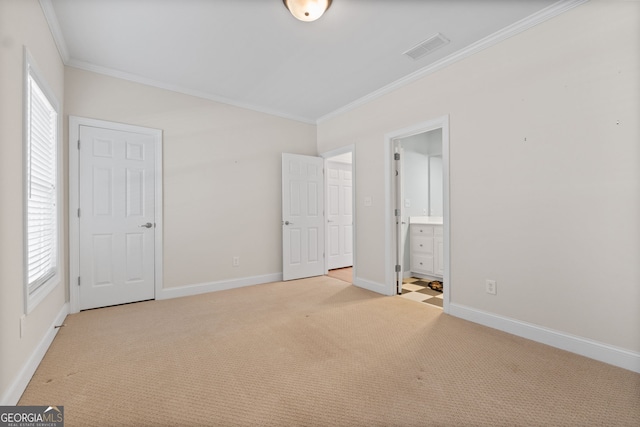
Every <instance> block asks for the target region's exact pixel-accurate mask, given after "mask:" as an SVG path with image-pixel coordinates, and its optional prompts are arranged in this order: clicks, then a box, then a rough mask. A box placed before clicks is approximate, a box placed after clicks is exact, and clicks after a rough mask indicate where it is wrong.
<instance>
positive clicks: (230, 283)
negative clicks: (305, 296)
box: [156, 273, 282, 300]
mask: <svg viewBox="0 0 640 427" xmlns="http://www.w3.org/2000/svg"><path fill="white" fill-rule="evenodd" d="M280 281H282V273H273V274H265V275H262V276H252V277H243V278H240V279H230V280H220V281H217V282H209V283H198V284H195V285H187V286H179V287H175V288H166V289H162V291H161V292H160V295H156V299H158V300H160V299H170V298H179V297H187V296H191V295H199V294H206V293H208V292H215V291H224V290H227V289H235V288H242V287H244V286H252V285H261V284H263V283H271V282H280Z"/></svg>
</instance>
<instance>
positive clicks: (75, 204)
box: [67, 116, 163, 313]
mask: <svg viewBox="0 0 640 427" xmlns="http://www.w3.org/2000/svg"><path fill="white" fill-rule="evenodd" d="M80 126H91V127H98V128H103V129H110V130H117V131H123V132H135V133H141V134H144V135H150V136H152V137H153V140H154V144H155V222H156V227H155V229H154V231H155V244H154V252H155V253H154V275H155V278H154V279H155V285H154V292H155V298H158V296H159V295H160V293H161V291H162V259H163V257H162V247H163V245H162V230H163V220H162V206H163V204H162V130H160V129H152V128H147V127H142V126H135V125H128V124H123V123H116V122H109V121H105V120H97V119H89V118H85V117H78V116H69V212H68V214H67V215H68V218H69V311H70V313H78V312H79V311H80V289H79V288H78V278H79V277H80V219H79V218H78V214H77V213H78V209H79V208H80V155H79V150H78V140H79V136H80Z"/></svg>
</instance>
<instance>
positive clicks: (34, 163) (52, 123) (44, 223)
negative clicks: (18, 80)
mask: <svg viewBox="0 0 640 427" xmlns="http://www.w3.org/2000/svg"><path fill="white" fill-rule="evenodd" d="M26 95H27V96H26V98H27V99H26V101H27V108H26V114H27V117H26V122H27V126H26V132H27V147H26V165H25V166H26V188H25V190H26V195H25V196H26V210H27V212H26V228H27V229H26V236H25V239H26V242H25V243H26V257H27V259H26V274H27V292H28V296H31V295H32V294H33V293H34V292H35V291H37V290H38V288H40V287H41V286H42V285H44V284H45V283H46V282H47V280H48V279H50V278H51V277H53V276H54V275H55V274H56V271H57V266H58V253H57V252H58V241H57V240H58V218H57V207H56V206H57V202H58V201H57V194H58V192H57V189H56V187H57V167H56V164H57V146H58V144H57V139H58V125H57V123H58V113H57V111H56V109H55V108H54V107H53V105H52V104H51V102H49V100H48V98H47V96H46V95H45V94H44V93H43V91H42V90H41V88H40V86H39V85H38V83H37V81H36V80H35V79H34V77H33V75H32V73H31V72H30V70H29V72H27V94H26Z"/></svg>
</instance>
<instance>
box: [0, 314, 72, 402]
mask: <svg viewBox="0 0 640 427" xmlns="http://www.w3.org/2000/svg"><path fill="white" fill-rule="evenodd" d="M67 314H69V303H65V304H64V305H63V306H62V309H61V310H60V312H59V313H58V315H57V316H56V317H55V319H53V322H51V326H49V328H48V329H47V333H46V334H45V335H44V336H43V337H42V339H41V340H40V343H38V345H37V346H36V348H35V349H34V351H33V353H31V357H29V359H27V361H26V362H25V364H24V365H22V369H20V371H19V372H18V375H17V376H16V379H15V380H14V381H13V383H12V384H11V386H9V388H8V389H7V390H6V392H5V393H4V395H3V396H2V398H1V399H0V406H15V405H17V404H18V401H19V400H20V397H21V396H22V393H24V391H25V389H26V388H27V385H29V381H31V377H33V374H34V373H35V372H36V369H38V365H40V362H42V359H43V358H44V355H45V354H46V353H47V350H48V349H49V346H50V345H51V343H52V342H53V339H54V338H55V337H56V334H57V333H58V330H59V329H58V328H56V326H57V325H60V324H62V322H63V321H64V319H65V318H66V317H67Z"/></svg>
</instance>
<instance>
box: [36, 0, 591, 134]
mask: <svg viewBox="0 0 640 427" xmlns="http://www.w3.org/2000/svg"><path fill="white" fill-rule="evenodd" d="M578 2H581V1H578V0H562V1H559V2H558V1H555V0H333V5H332V6H331V8H330V9H329V10H328V11H327V13H326V14H325V15H324V16H323V17H322V18H320V19H319V20H318V21H315V22H311V23H304V22H301V21H298V20H296V19H295V18H293V16H291V14H290V13H289V12H288V11H287V10H286V9H285V7H284V6H283V4H282V1H281V0H53V1H52V0H41V3H42V4H43V9H44V10H45V13H46V16H47V19H48V21H49V25H50V27H51V28H52V31H53V34H54V37H55V38H56V42H57V43H58V48H59V50H60V52H61V54H62V56H63V60H64V61H65V63H66V64H67V65H70V66H75V67H79V68H83V69H88V70H92V71H97V72H100V73H104V74H108V75H113V76H117V77H122V78H126V79H130V80H134V81H138V82H142V83H147V84H151V85H154V86H158V87H163V88H167V89H172V90H176V91H179V92H184V93H188V94H193V95H197V96H202V97H205V98H209V99H214V100H217V101H222V102H226V103H229V104H233V105H237V106H242V107H246V108H250V109H254V110H258V111H264V112H268V113H271V114H277V115H280V116H284V117H289V118H294V119H297V120H302V121H305V122H309V123H316V122H317V121H318V120H322V119H325V118H328V117H331V116H332V115H333V114H336V113H338V112H340V111H344V110H345V109H348V108H350V107H352V106H354V105H357V104H358V103H359V102H363V101H364V100H365V99H370V98H372V97H375V96H376V95H377V94H380V93H384V92H385V91H389V90H391V89H392V88H394V87H397V86H399V85H401V84H403V83H406V82H408V81H411V80H412V79H415V78H417V77H420V76H422V75H424V74H426V73H428V72H430V71H432V70H434V69H437V68H441V67H442V66H445V65H447V64H448V63H451V62H453V61H455V60H457V59H459V58H460V57H464V56H465V55H469V54H472V53H474V52H476V51H478V50H479V49H482V48H484V47H486V46H489V45H491V44H493V43H495V42H497V41H500V40H502V39H504V38H506V37H509V36H511V35H513V34H515V33H517V32H519V31H522V30H524V29H526V28H528V27H530V26H532V25H535V24H537V23H539V22H541V21H543V20H545V19H548V18H550V17H552V16H555V15H556V14H558V13H561V12H562V11H564V10H566V9H568V8H570V7H572V6H573V5H574V4H575V3H578ZM436 33H442V34H443V35H444V36H446V37H447V38H448V39H449V40H451V42H450V43H449V44H448V45H446V46H444V47H443V48H441V49H439V50H436V51H435V52H433V53H431V54H429V55H427V56H425V57H423V58H421V59H419V60H417V61H414V60H413V59H411V58H409V57H408V56H406V55H403V52H405V51H406V50H408V49H410V48H412V47H414V46H415V45H416V44H418V43H420V42H421V41H424V40H426V39H427V38H429V37H431V36H432V35H434V34H436Z"/></svg>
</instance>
